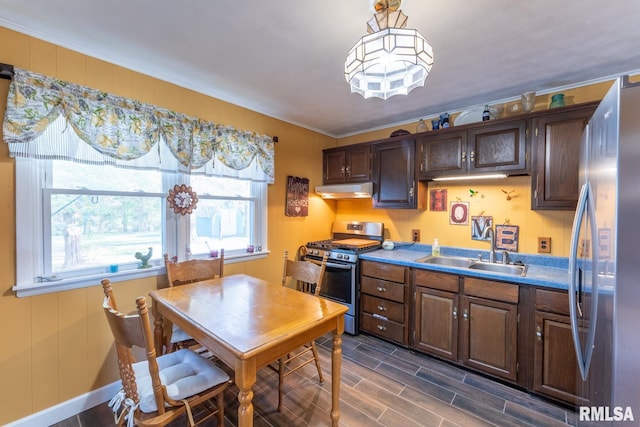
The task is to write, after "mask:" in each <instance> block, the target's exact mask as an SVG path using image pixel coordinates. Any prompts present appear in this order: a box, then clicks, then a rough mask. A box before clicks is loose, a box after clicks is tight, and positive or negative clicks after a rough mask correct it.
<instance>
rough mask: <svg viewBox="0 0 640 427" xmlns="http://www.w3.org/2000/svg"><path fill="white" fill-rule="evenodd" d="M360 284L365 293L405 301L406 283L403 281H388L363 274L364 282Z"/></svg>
mask: <svg viewBox="0 0 640 427" xmlns="http://www.w3.org/2000/svg"><path fill="white" fill-rule="evenodd" d="M360 286H361V288H360V289H361V292H362V293H363V294H369V295H373V296H377V297H380V298H384V299H388V300H391V301H396V302H400V303H404V290H405V285H404V284H402V283H395V282H388V281H386V280H380V279H374V278H373V277H367V276H362V283H361V284H360Z"/></svg>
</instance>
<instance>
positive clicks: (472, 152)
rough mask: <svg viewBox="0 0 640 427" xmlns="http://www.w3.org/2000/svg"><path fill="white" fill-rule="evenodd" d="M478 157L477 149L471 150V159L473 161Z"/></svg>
mask: <svg viewBox="0 0 640 427" xmlns="http://www.w3.org/2000/svg"><path fill="white" fill-rule="evenodd" d="M475 158H476V152H475V151H473V150H472V151H471V155H470V156H469V160H471V161H472V162H473V161H474V160H475Z"/></svg>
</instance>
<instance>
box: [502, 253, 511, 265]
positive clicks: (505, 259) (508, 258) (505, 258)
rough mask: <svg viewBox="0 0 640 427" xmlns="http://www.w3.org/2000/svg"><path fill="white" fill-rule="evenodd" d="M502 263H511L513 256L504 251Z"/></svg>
mask: <svg viewBox="0 0 640 427" xmlns="http://www.w3.org/2000/svg"><path fill="white" fill-rule="evenodd" d="M502 263H503V264H511V256H509V252H507V251H502Z"/></svg>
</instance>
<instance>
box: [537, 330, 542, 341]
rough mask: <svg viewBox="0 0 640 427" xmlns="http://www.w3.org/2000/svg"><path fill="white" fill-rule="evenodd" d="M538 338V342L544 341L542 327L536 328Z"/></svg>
mask: <svg viewBox="0 0 640 427" xmlns="http://www.w3.org/2000/svg"><path fill="white" fill-rule="evenodd" d="M536 338H537V339H538V341H542V328H541V327H540V326H536Z"/></svg>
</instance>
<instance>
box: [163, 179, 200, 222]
mask: <svg viewBox="0 0 640 427" xmlns="http://www.w3.org/2000/svg"><path fill="white" fill-rule="evenodd" d="M167 201H168V202H169V207H170V208H171V209H173V211H174V212H175V213H177V214H180V215H186V214H190V213H191V212H192V211H193V210H194V209H195V208H196V205H197V204H198V195H197V194H196V192H195V191H193V190H192V189H191V187H187V186H186V185H184V184H182V185H175V186H174V187H173V189H171V190H169V195H168V196H167Z"/></svg>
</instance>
